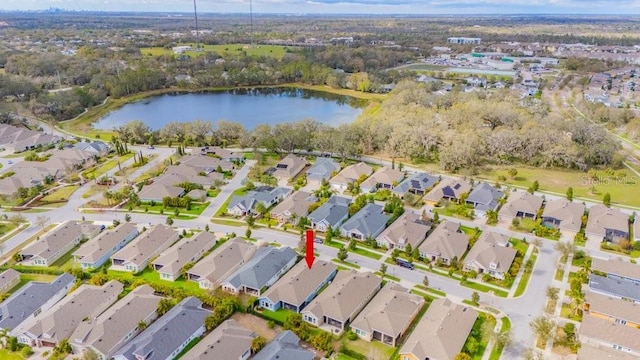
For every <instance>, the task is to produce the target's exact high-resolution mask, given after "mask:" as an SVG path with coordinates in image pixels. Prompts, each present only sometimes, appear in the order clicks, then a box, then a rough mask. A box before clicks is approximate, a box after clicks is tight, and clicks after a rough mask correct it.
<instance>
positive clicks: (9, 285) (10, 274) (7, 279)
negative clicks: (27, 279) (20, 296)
mask: <svg viewBox="0 0 640 360" xmlns="http://www.w3.org/2000/svg"><path fill="white" fill-rule="evenodd" d="M19 282H20V273H19V272H17V271H15V270H13V269H7V270H5V271H3V272H2V273H0V294H4V293H6V292H7V291H9V290H11V289H13V287H14V286H16V285H18V283H19Z"/></svg>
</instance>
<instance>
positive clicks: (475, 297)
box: [471, 291, 480, 305]
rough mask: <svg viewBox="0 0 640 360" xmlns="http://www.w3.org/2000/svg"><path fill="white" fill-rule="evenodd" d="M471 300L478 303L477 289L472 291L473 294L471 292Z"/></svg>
mask: <svg viewBox="0 0 640 360" xmlns="http://www.w3.org/2000/svg"><path fill="white" fill-rule="evenodd" d="M471 302H473V303H474V304H476V305H478V304H479V303H480V294H478V292H477V291H474V292H473V294H471Z"/></svg>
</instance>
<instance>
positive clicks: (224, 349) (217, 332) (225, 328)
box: [182, 319, 257, 360]
mask: <svg viewBox="0 0 640 360" xmlns="http://www.w3.org/2000/svg"><path fill="white" fill-rule="evenodd" d="M256 336H257V335H256V334H255V333H254V332H253V331H251V330H249V329H247V328H245V327H243V326H241V325H240V324H239V323H238V322H236V321H235V320H233V319H229V320H226V321H225V322H223V323H222V324H220V326H218V327H217V328H215V329H214V330H213V331H212V332H211V333H210V334H209V335H207V336H206V337H205V338H203V339H202V340H201V341H200V342H199V343H198V344H197V345H196V346H194V347H193V349H191V350H190V351H189V352H187V353H186V354H185V355H184V356H183V357H182V359H184V360H217V359H231V360H235V359H241V356H242V355H244V354H245V353H247V352H250V351H251V343H252V341H253V339H254V338H255V337H256Z"/></svg>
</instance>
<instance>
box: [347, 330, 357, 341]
mask: <svg viewBox="0 0 640 360" xmlns="http://www.w3.org/2000/svg"><path fill="white" fill-rule="evenodd" d="M347 339H349V340H351V341H354V340H358V334H356V333H354V332H353V331H349V332H348V333H347Z"/></svg>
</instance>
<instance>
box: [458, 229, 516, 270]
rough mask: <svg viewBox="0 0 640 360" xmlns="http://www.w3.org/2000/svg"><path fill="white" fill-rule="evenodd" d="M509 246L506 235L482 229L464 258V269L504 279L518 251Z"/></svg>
mask: <svg viewBox="0 0 640 360" xmlns="http://www.w3.org/2000/svg"><path fill="white" fill-rule="evenodd" d="M510 246H511V244H510V243H509V237H508V236H506V235H502V234H498V233H496V232H492V231H489V230H486V231H483V232H482V234H481V235H480V237H479V238H478V240H477V241H476V243H475V244H474V245H473V247H472V248H471V250H469V253H468V254H467V256H466V257H465V259H464V270H465V271H475V272H477V273H478V274H485V273H486V274H489V275H491V276H492V277H494V278H496V279H504V275H505V274H506V273H508V272H509V269H510V268H511V263H513V260H514V259H515V258H516V254H517V253H518V251H517V250H516V249H514V248H512V247H510Z"/></svg>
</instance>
